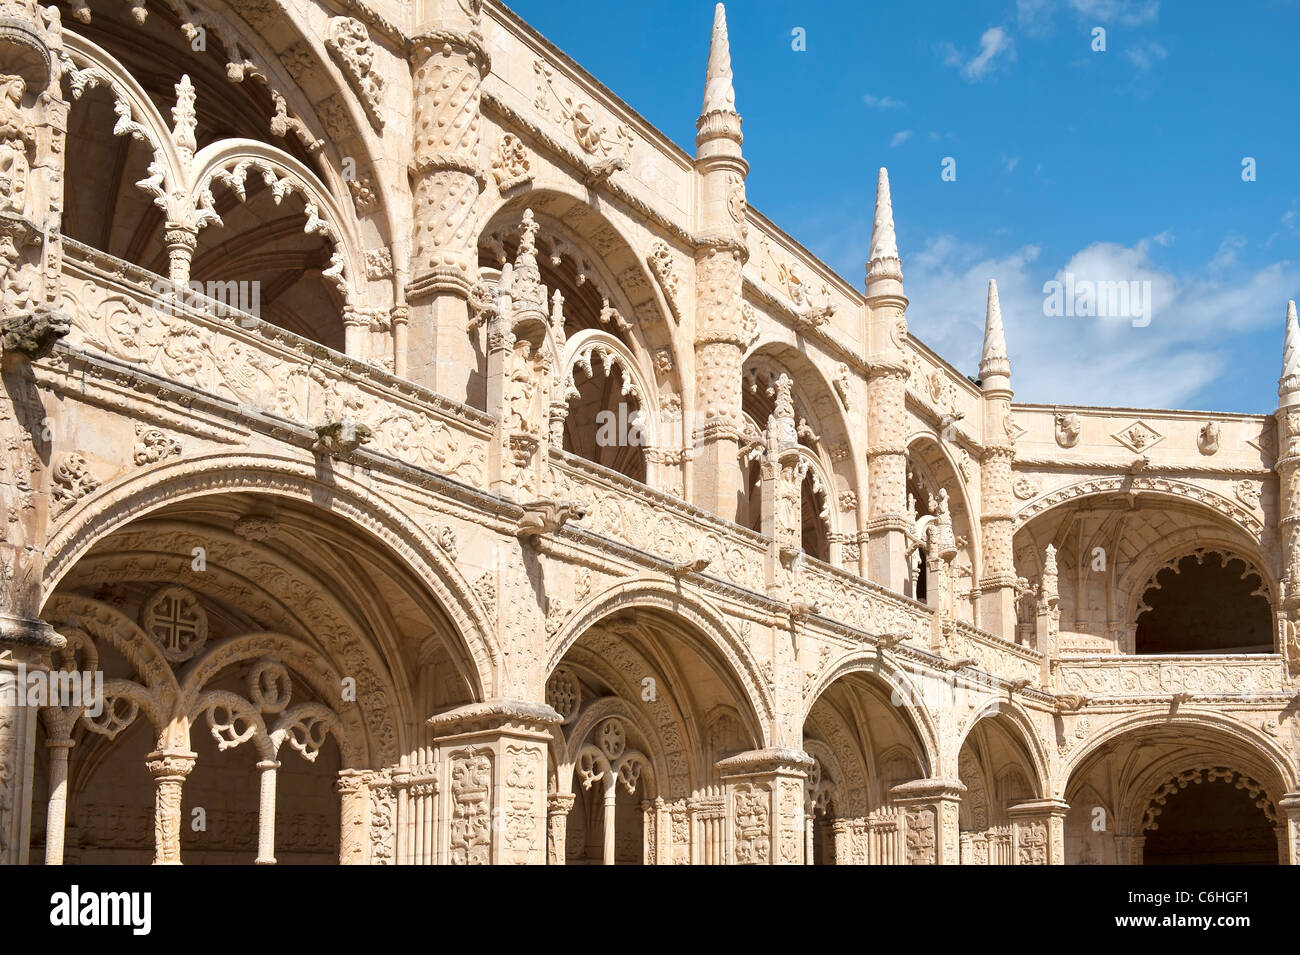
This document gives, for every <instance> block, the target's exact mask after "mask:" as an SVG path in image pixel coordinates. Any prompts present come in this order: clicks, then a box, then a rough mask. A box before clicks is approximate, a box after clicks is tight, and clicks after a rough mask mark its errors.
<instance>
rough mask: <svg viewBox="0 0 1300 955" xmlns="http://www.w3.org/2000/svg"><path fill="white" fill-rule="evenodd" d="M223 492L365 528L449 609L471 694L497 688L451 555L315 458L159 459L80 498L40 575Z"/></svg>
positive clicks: (483, 631) (489, 651)
mask: <svg viewBox="0 0 1300 955" xmlns="http://www.w3.org/2000/svg"><path fill="white" fill-rule="evenodd" d="M228 491H248V492H257V493H263V494H267V495H271V496H273V497H276V496H278V497H284V498H290V499H293V500H296V501H299V502H301V503H305V504H308V505H311V506H313V507H316V508H320V509H321V510H323V511H325V512H326V513H329V514H331V515H334V516H336V517H339V518H342V519H344V520H345V521H346V522H347V523H348V524H349V525H351V526H354V527H355V528H357V529H358V530H360V531H363V532H365V533H367V534H369V535H370V536H371V537H373V538H375V539H377V540H378V541H379V542H380V543H381V544H382V545H384V546H385V547H386V548H387V549H388V550H389V551H391V553H392V554H393V555H394V557H395V558H396V559H397V560H398V561H399V562H400V563H402V564H403V565H404V566H406V567H407V568H409V569H410V571H411V572H412V573H413V574H414V575H415V576H416V578H417V579H418V580H420V581H422V582H423V583H424V584H425V585H426V586H428V588H429V589H430V591H431V592H432V594H433V596H434V597H435V599H436V600H437V602H438V604H439V606H440V607H441V608H442V609H443V611H444V612H445V613H446V614H447V616H448V619H449V620H450V622H451V625H452V628H453V630H454V631H455V634H454V636H453V639H455V640H456V641H457V642H458V643H459V647H458V648H457V649H458V650H459V652H460V653H461V655H462V661H461V662H462V669H464V670H465V671H466V672H465V674H464V675H465V678H466V680H467V682H468V683H469V684H470V687H471V689H472V692H473V693H474V695H475V696H476V698H478V699H490V698H492V697H493V696H496V695H499V692H500V684H501V681H502V678H503V674H502V673H501V663H502V657H501V651H500V648H499V647H498V646H497V643H496V637H495V630H494V628H493V627H492V626H491V625H490V623H489V619H488V615H487V611H486V609H485V607H484V605H483V603H482V600H481V599H480V598H479V597H477V596H476V595H475V594H474V592H473V589H472V588H471V586H470V585H469V583H468V582H467V581H466V580H465V579H464V578H463V577H462V576H461V574H460V571H459V570H458V569H457V568H456V567H455V565H454V564H453V563H452V561H451V560H450V559H449V558H448V557H447V556H446V555H445V554H444V553H443V552H442V551H441V549H440V548H439V547H438V546H437V545H436V543H435V542H434V541H433V540H432V539H431V538H429V537H428V535H427V534H426V533H425V532H424V531H423V530H422V529H421V528H420V527H418V526H417V525H416V524H415V523H414V522H413V521H411V520H410V519H409V518H408V517H406V516H405V515H404V514H402V513H401V512H400V511H397V510H396V509H395V508H393V507H392V506H391V505H390V504H388V503H387V502H386V501H384V500H383V499H381V498H379V497H378V496H376V495H375V494H373V493H372V492H371V491H369V490H367V489H366V488H364V487H363V486H361V485H360V484H359V483H358V482H356V481H355V480H354V479H352V478H350V477H347V476H346V475H343V474H340V473H338V472H334V473H333V475H332V478H331V483H329V484H326V483H324V482H323V481H322V480H321V479H320V477H319V475H318V474H317V471H316V468H315V466H314V464H311V463H307V462H304V461H300V460H294V459H291V458H286V457H279V456H270V455H251V454H240V455H230V454H221V453H218V454H211V455H207V456H203V457H199V458H192V459H188V460H177V461H174V462H171V463H166V464H159V465H156V466H155V467H153V468H151V469H149V470H148V471H145V472H139V473H128V474H127V476H125V477H123V478H120V479H118V480H116V481H113V482H108V483H106V484H105V485H103V486H101V487H100V488H99V489H97V490H96V491H95V492H94V493H93V494H91V495H89V496H88V497H86V498H83V499H82V500H81V501H80V502H78V504H77V506H76V507H75V508H74V509H73V510H71V511H70V512H69V513H68V515H67V516H66V517H65V519H64V520H63V521H62V523H61V524H60V525H59V526H58V527H57V529H56V531H55V533H54V534H53V535H52V536H51V538H50V540H49V545H48V554H49V557H48V560H47V563H46V567H45V576H44V580H43V585H44V593H45V594H47V595H48V594H52V593H53V592H54V588H55V587H56V586H57V584H58V582H59V580H61V579H62V577H63V576H64V575H65V574H66V573H67V572H68V570H69V569H71V567H72V566H73V565H74V564H75V562H76V561H77V560H78V559H79V558H80V557H81V556H82V555H84V554H85V553H86V552H87V551H88V550H89V549H90V548H91V547H92V546H93V545H94V543H95V542H96V541H98V540H99V539H101V538H103V537H104V536H106V535H108V534H109V533H111V532H112V531H114V530H116V529H117V528H120V527H122V526H124V525H125V524H127V523H128V522H130V521H131V520H134V519H136V518H138V517H141V516H143V515H147V514H149V513H151V512H153V511H156V510H158V509H160V508H162V507H165V506H166V505H169V504H174V503H177V502H180V501H186V500H191V499H194V498H198V497H204V496H208V495H214V494H221V493H223V492H228Z"/></svg>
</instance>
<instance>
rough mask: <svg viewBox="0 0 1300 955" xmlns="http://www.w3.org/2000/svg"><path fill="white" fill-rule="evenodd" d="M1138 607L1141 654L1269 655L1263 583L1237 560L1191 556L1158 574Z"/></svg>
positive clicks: (1270, 633)
mask: <svg viewBox="0 0 1300 955" xmlns="http://www.w3.org/2000/svg"><path fill="white" fill-rule="evenodd" d="M1142 604H1143V608H1144V609H1143V610H1142V611H1141V612H1140V613H1139V614H1138V618H1137V637H1136V648H1137V652H1138V653H1140V654H1148V653H1151V654H1154V653H1271V652H1273V621H1272V612H1271V610H1270V608H1269V603H1268V599H1267V597H1266V595H1265V593H1264V585H1263V581H1262V580H1261V579H1260V575H1259V574H1258V573H1257V572H1255V571H1254V570H1252V569H1251V568H1250V567H1249V566H1248V565H1247V564H1246V562H1245V561H1243V560H1241V559H1240V558H1236V557H1225V556H1224V555H1223V554H1220V553H1215V552H1210V553H1203V554H1202V553H1197V554H1189V555H1188V556H1186V557H1184V558H1182V559H1181V560H1179V561H1178V562H1177V563H1176V564H1173V565H1172V566H1166V567H1163V568H1161V570H1160V571H1158V572H1157V573H1156V575H1155V576H1154V577H1153V578H1152V580H1151V582H1150V584H1148V586H1147V589H1146V591H1145V592H1144V593H1143V595H1142Z"/></svg>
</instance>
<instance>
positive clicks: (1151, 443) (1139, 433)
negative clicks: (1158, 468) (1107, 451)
mask: <svg viewBox="0 0 1300 955" xmlns="http://www.w3.org/2000/svg"><path fill="white" fill-rule="evenodd" d="M1111 437H1112V438H1114V439H1115V440H1116V441H1118V442H1119V443H1120V444H1122V445H1124V447H1126V448H1128V449H1129V450H1130V451H1133V452H1135V453H1137V454H1142V453H1144V452H1146V451H1148V450H1149V449H1151V448H1153V447H1155V446H1156V445H1157V444H1159V443H1160V442H1161V441H1163V440H1164V439H1165V436H1164V435H1163V434H1161V433H1160V432H1159V431H1157V430H1156V429H1155V428H1153V427H1151V425H1149V424H1147V423H1146V422H1145V421H1134V422H1133V423H1132V424H1130V425H1127V426H1126V427H1124V428H1123V429H1121V430H1120V431H1116V432H1115V433H1114V434H1113V435H1111Z"/></svg>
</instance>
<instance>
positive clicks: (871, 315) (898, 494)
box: [866, 169, 913, 593]
mask: <svg viewBox="0 0 1300 955" xmlns="http://www.w3.org/2000/svg"><path fill="white" fill-rule="evenodd" d="M866 297H867V346H868V358H869V360H870V363H871V364H870V369H869V371H868V373H867V574H868V576H869V577H870V579H871V580H874V581H875V582H876V583H878V584H882V585H884V586H886V587H888V588H890V589H891V590H895V591H897V592H899V593H904V592H905V586H906V583H907V579H908V567H907V533H908V529H909V528H910V527H911V526H912V522H913V515H912V514H909V513H908V508H907V413H906V408H905V404H906V401H907V380H908V378H909V377H910V376H911V368H910V366H909V364H908V361H907V314H906V313H907V296H906V295H904V294H903V265H902V262H901V261H900V260H899V258H898V241H897V239H896V237H895V235H894V207H893V200H892V199H891V198H890V194H889V174H888V173H887V172H886V171H885V170H884V169H881V170H880V172H879V175H878V176H877V180H876V214H875V219H874V223H873V226H872V230H871V258H870V259H869V261H868V262H867V279H866Z"/></svg>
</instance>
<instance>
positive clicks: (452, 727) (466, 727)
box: [425, 699, 563, 736]
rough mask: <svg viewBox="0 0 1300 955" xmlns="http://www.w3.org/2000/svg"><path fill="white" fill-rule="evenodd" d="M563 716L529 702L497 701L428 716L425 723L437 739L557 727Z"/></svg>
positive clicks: (474, 704)
mask: <svg viewBox="0 0 1300 955" xmlns="http://www.w3.org/2000/svg"><path fill="white" fill-rule="evenodd" d="M562 720H563V717H562V716H560V714H559V713H557V712H555V710H554V709H552V708H551V707H549V706H547V705H546V704H545V703H531V702H529V701H528V700H510V699H496V700H487V701H486V702H483V703H468V704H466V705H465V706H458V707H456V708H455V709H451V710H447V711H445V712H443V713H437V714H435V715H433V716H430V717H429V718H428V719H427V720H425V723H427V724H428V725H429V726H431V727H432V728H433V729H434V731H435V732H437V734H438V735H439V736H456V735H462V734H465V733H477V732H484V731H490V730H496V729H502V728H505V727H509V726H517V727H521V728H527V729H534V730H543V731H544V730H545V729H547V728H548V727H551V726H556V725H558V724H559V723H560V722H561V721H562Z"/></svg>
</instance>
